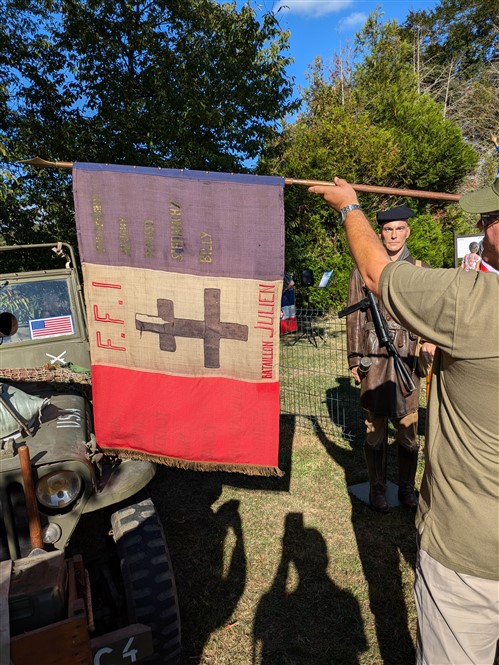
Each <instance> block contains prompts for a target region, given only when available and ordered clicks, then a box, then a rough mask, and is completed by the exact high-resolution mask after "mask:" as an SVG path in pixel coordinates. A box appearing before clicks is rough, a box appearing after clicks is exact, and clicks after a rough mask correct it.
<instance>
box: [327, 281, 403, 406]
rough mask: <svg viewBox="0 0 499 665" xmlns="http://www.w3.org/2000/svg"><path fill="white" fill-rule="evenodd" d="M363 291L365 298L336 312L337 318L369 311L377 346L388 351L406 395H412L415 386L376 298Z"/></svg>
mask: <svg viewBox="0 0 499 665" xmlns="http://www.w3.org/2000/svg"><path fill="white" fill-rule="evenodd" d="M364 291H365V292H366V297H365V298H363V299H362V300H359V302H357V303H355V304H354V305H350V306H349V307H345V308H344V309H342V310H341V311H340V312H338V318H340V319H342V318H343V317H344V316H348V315H349V314H353V313H354V312H356V311H358V310H359V309H360V310H362V311H366V310H367V309H370V310H371V316H372V320H373V325H374V330H375V331H376V336H377V338H378V341H379V344H380V346H384V347H385V348H386V350H387V351H388V355H389V356H391V357H392V358H393V363H394V366H395V371H396V372H397V374H398V376H399V378H400V379H401V381H402V383H403V385H404V388H405V389H406V391H407V392H408V393H412V392H414V391H415V390H416V385H415V383H414V380H413V378H412V376H411V374H410V372H409V370H408V369H407V367H406V366H405V364H404V361H403V360H402V358H401V357H400V354H399V352H398V351H397V349H396V347H395V344H394V343H393V340H392V336H391V335H390V330H389V328H388V324H387V323H386V320H385V318H384V316H383V315H382V314H381V312H380V309H379V306H378V301H377V300H376V296H375V295H374V293H372V292H371V291H369V289H367V288H366V287H364Z"/></svg>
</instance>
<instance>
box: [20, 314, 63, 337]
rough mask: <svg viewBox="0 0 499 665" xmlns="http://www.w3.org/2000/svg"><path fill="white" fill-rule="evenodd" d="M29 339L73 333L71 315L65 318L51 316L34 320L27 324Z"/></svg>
mask: <svg viewBox="0 0 499 665" xmlns="http://www.w3.org/2000/svg"><path fill="white" fill-rule="evenodd" d="M29 329H30V333H31V339H38V338H40V337H59V336H61V335H72V334H73V333H74V328H73V318H72V316H71V314H66V315H65V316H51V317H48V318H46V319H34V320H33V321H30V322H29Z"/></svg>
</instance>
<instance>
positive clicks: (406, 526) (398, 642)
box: [316, 407, 416, 665]
mask: <svg viewBox="0 0 499 665" xmlns="http://www.w3.org/2000/svg"><path fill="white" fill-rule="evenodd" d="M359 408H360V407H359ZM316 432H317V436H318V438H319V441H320V442H321V443H322V444H323V446H324V448H325V449H326V451H327V452H328V453H329V455H330V456H331V458H332V459H333V460H334V461H335V462H336V464H338V465H339V466H341V467H342V468H343V470H344V474H345V483H346V486H347V487H350V486H351V485H356V484H357V483H360V482H362V481H365V480H366V478H367V469H366V463H365V460H364V454H363V446H362V444H360V443H359V442H358V440H357V441H354V442H353V443H352V444H347V443H346V442H345V445H344V446H343V445H339V444H338V443H336V442H335V441H334V439H332V438H329V437H327V436H326V434H325V433H324V431H323V430H322V428H321V427H320V426H319V425H318V424H316ZM350 500H351V504H352V526H353V529H354V533H355V538H356V540H357V548H358V552H359V557H360V561H361V564H362V569H363V573H364V577H365V579H366V582H367V585H368V592H369V605H370V609H371V612H372V615H373V620H374V625H373V626H372V628H374V630H375V631H376V638H377V641H378V646H379V650H380V653H381V662H382V663H383V665H411V664H412V663H414V658H415V655H414V644H413V641H412V637H411V634H410V631H409V626H408V608H407V607H406V603H405V595H404V592H405V593H407V591H405V589H404V586H407V581H406V580H405V579H403V578H402V572H401V567H400V556H401V555H402V557H403V558H404V559H405V561H406V562H408V564H409V565H410V566H411V568H412V569H413V570H414V567H415V563H416V528H415V525H414V513H412V512H409V511H407V510H406V509H404V508H402V507H396V508H392V509H391V510H390V512H389V513H388V514H383V515H382V514H378V513H376V512H374V511H372V510H371V509H370V508H369V506H368V505H367V504H366V503H364V502H363V501H361V500H360V499H358V498H356V497H355V496H352V494H350ZM331 514H332V515H333V514H334V506H331ZM411 597H412V596H411Z"/></svg>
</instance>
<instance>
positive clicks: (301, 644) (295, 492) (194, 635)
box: [151, 417, 421, 665]
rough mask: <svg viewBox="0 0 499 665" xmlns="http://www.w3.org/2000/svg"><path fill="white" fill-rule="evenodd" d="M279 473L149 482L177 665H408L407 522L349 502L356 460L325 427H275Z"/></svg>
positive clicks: (411, 550)
mask: <svg viewBox="0 0 499 665" xmlns="http://www.w3.org/2000/svg"><path fill="white" fill-rule="evenodd" d="M392 457H393V452H392ZM280 466H281V468H282V469H283V470H284V471H285V476H284V477H283V478H255V477H247V476H242V475H240V474H228V473H227V474H225V473H203V472H190V471H182V470H178V469H169V468H166V467H160V468H158V472H157V475H156V478H155V479H154V480H153V483H152V486H151V492H152V497H153V500H154V501H155V503H156V506H157V508H158V511H159V513H160V516H161V518H162V521H163V524H164V527H165V532H166V535H167V540H168V544H169V547H170V552H171V556H172V561H173V565H174V568H175V574H176V579H177V587H178V595H179V602H180V610H181V617H182V632H183V635H182V641H183V645H184V655H183V663H185V664H191V665H197V664H199V665H222V664H223V665H250V664H251V663H253V662H255V663H258V664H262V665H287V664H290V665H291V664H293V665H299V664H304V663H307V664H310V665H333V664H334V665H343V664H344V665H349V664H350V663H351V664H358V665H367V664H376V665H379V664H381V663H385V664H390V665H410V663H412V662H413V641H414V633H415V612H414V604H413V599H412V583H413V566H414V560H415V529H414V524H413V521H414V520H413V515H411V514H409V513H407V512H405V511H404V510H403V509H401V508H394V509H392V511H391V512H390V513H389V514H388V515H377V514H375V513H373V512H372V511H371V510H370V509H369V508H368V507H367V506H366V505H365V504H364V503H362V502H360V501H358V500H357V499H355V498H353V497H351V495H350V494H349V492H348V490H347V486H349V485H351V484H354V483H356V482H362V481H364V480H365V479H366V472H365V464H364V460H363V453H362V446H361V444H359V443H349V442H348V441H345V440H344V439H342V438H341V437H339V436H336V435H335V434H331V432H326V431H324V430H323V429H322V428H321V427H318V428H317V430H316V431H313V430H311V429H304V428H302V427H295V421H294V419H293V418H291V417H283V419H282V426H281V460H280ZM420 471H421V470H419V473H420ZM253 659H255V660H253Z"/></svg>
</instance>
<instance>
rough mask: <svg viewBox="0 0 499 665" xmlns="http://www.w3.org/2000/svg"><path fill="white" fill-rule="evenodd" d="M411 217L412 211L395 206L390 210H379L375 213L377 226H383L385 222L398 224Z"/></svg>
mask: <svg viewBox="0 0 499 665" xmlns="http://www.w3.org/2000/svg"><path fill="white" fill-rule="evenodd" d="M413 216H414V210H411V209H410V208H408V207H407V206H397V207H396V208H392V209H391V210H381V211H380V212H378V213H376V221H377V222H378V224H385V222H399V221H401V220H406V219H409V218H410V217H413Z"/></svg>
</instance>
